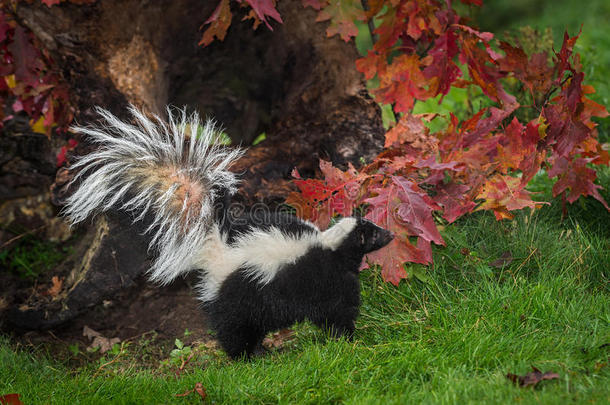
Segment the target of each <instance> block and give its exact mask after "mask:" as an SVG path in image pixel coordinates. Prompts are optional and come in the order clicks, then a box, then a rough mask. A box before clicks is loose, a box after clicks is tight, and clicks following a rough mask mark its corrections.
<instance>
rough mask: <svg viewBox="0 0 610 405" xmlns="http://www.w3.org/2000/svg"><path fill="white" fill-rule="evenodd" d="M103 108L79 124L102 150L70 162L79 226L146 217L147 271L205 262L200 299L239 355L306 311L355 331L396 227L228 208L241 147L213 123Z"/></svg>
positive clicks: (157, 273)
mask: <svg viewBox="0 0 610 405" xmlns="http://www.w3.org/2000/svg"><path fill="white" fill-rule="evenodd" d="M98 112H99V114H100V115H101V117H102V118H103V120H104V123H103V125H100V126H97V127H94V126H87V127H75V128H73V130H74V131H75V132H78V133H81V134H84V135H86V136H88V137H89V139H90V140H91V141H92V142H93V143H95V144H98V145H99V148H98V149H97V150H96V151H95V152H93V153H90V154H88V155H86V156H84V157H82V158H80V160H78V161H77V162H76V163H75V164H74V165H73V166H72V168H71V169H72V170H78V173H77V174H76V175H75V177H74V180H73V182H77V183H78V186H77V187H76V190H75V192H74V193H73V194H72V195H71V196H70V197H69V198H68V199H67V201H66V205H65V207H64V209H63V213H64V214H65V215H66V216H67V217H68V218H69V220H70V221H71V223H72V224H76V223H78V222H81V221H83V220H85V219H86V218H88V217H90V216H92V215H94V214H95V213H97V212H103V211H106V210H109V209H119V210H123V211H126V212H128V213H130V214H131V215H132V216H133V219H134V222H135V221H142V220H145V221H146V225H147V227H146V231H145V233H148V234H149V235H151V237H152V239H151V242H150V245H149V248H150V249H151V250H154V251H155V253H156V255H155V256H156V258H155V260H154V261H153V263H152V265H151V268H150V269H149V271H148V276H149V279H150V280H151V281H154V282H157V283H159V284H162V285H165V284H168V283H170V282H171V281H173V280H174V279H175V278H176V277H178V276H180V275H182V274H185V273H186V272H189V271H192V270H199V272H200V281H199V282H198V284H197V294H198V297H199V299H200V300H201V301H202V302H203V305H204V308H205V309H206V310H207V312H208V314H209V316H210V321H211V325H212V329H214V330H215V331H216V332H217V337H218V340H219V341H220V344H221V346H222V347H223V349H224V350H225V351H226V352H227V354H228V355H229V356H230V357H232V358H239V357H241V356H243V355H246V356H247V357H249V356H251V355H252V354H255V353H259V352H261V351H262V340H263V338H264V336H265V335H266V334H267V333H268V332H270V331H274V330H277V329H281V328H285V327H289V326H290V325H292V324H293V323H295V322H299V321H303V320H305V319H308V320H310V321H311V322H313V323H314V324H316V325H318V326H320V327H321V328H323V329H325V330H327V331H329V332H330V333H331V334H332V335H333V336H337V337H338V336H345V337H347V338H348V339H351V338H352V335H353V333H354V322H355V320H356V317H357V316H358V311H359V306H360V284H359V280H358V270H359V267H360V263H361V261H362V259H363V257H364V255H365V254H366V253H369V252H372V251H374V250H377V249H380V248H381V247H383V246H385V245H386V244H388V243H389V242H390V241H391V240H392V238H393V235H392V234H391V233H390V232H388V231H386V230H384V229H382V228H380V227H378V226H377V225H375V224H373V223H372V222H369V221H367V220H365V219H361V218H355V217H348V218H343V219H341V220H340V221H338V222H337V223H336V224H335V225H334V226H332V227H331V228H329V229H328V230H326V231H323V232H322V231H320V230H319V229H318V228H317V227H316V226H315V225H313V224H312V223H310V222H307V221H303V220H301V219H299V218H297V217H295V216H293V215H289V214H285V213H284V214H282V213H270V212H260V211H257V212H252V213H246V214H243V215H241V216H237V217H231V215H229V212H230V210H229V205H230V202H231V197H232V196H233V195H234V193H235V192H236V190H237V179H236V177H235V175H234V174H233V173H231V172H230V171H229V170H228V169H229V167H230V166H231V164H232V163H233V162H234V161H235V160H237V159H238V158H239V157H240V156H241V155H242V154H243V150H240V149H229V148H224V147H221V146H218V145H217V144H216V143H215V140H216V139H217V137H218V131H217V130H216V129H215V127H214V124H213V123H212V122H211V121H209V120H208V121H207V122H206V123H205V124H201V122H200V120H199V117H198V116H197V114H193V115H191V116H187V115H186V113H185V111H184V110H182V111H180V112H179V113H178V115H177V116H175V115H174V113H173V112H172V111H171V110H170V109H169V108H168V116H169V117H168V121H167V122H164V121H163V120H161V119H160V118H159V117H157V116H153V118H149V117H147V116H146V115H144V114H143V113H142V112H140V111H138V110H137V109H136V108H134V107H130V112H131V114H132V116H133V118H134V123H133V124H131V123H128V122H123V121H121V120H119V119H118V118H116V117H115V116H113V115H112V114H111V113H110V112H108V111H106V110H103V109H101V108H98ZM149 223H150V224H149Z"/></svg>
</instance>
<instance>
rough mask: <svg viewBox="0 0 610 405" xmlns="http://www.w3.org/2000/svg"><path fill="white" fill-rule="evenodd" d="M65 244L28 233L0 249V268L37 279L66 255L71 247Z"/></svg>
mask: <svg viewBox="0 0 610 405" xmlns="http://www.w3.org/2000/svg"><path fill="white" fill-rule="evenodd" d="M63 245H64V244H62V243H57V242H49V241H46V240H43V239H41V238H40V237H37V236H34V235H27V236H25V237H23V238H21V239H19V240H18V241H17V242H16V243H15V244H14V245H12V246H10V247H7V248H2V249H0V268H1V269H5V270H9V271H11V272H13V273H15V274H17V275H18V276H20V277H23V278H30V279H35V278H37V277H38V276H40V275H41V274H43V273H44V272H46V271H48V270H50V269H53V268H54V267H55V266H57V265H58V264H59V262H60V261H61V260H62V259H63V258H64V257H65V256H66V254H67V253H68V252H69V248H68V247H66V246H63Z"/></svg>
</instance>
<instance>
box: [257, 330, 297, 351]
mask: <svg viewBox="0 0 610 405" xmlns="http://www.w3.org/2000/svg"><path fill="white" fill-rule="evenodd" d="M292 339H294V331H293V330H292V329H282V330H280V331H279V332H275V333H273V334H272V335H271V337H266V338H265V339H263V346H265V347H266V348H267V349H274V348H279V347H283V346H284V343H285V342H287V341H290V340H292Z"/></svg>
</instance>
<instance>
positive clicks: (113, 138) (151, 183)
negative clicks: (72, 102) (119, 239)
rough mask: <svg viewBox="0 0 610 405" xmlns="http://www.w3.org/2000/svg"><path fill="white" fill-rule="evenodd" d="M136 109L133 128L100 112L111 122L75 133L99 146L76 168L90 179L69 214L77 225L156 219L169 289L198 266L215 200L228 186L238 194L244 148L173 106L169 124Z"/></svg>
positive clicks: (159, 278) (153, 272) (154, 244)
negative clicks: (119, 215)
mask: <svg viewBox="0 0 610 405" xmlns="http://www.w3.org/2000/svg"><path fill="white" fill-rule="evenodd" d="M129 110H130V112H131V114H132V116H133V121H134V123H133V124H131V123H128V122H124V121H121V120H120V119H118V118H117V117H115V116H114V115H112V114H111V113H110V112H108V111H106V110H104V109H101V108H98V109H97V111H98V113H99V114H100V115H101V116H102V118H103V124H101V125H100V126H97V127H95V126H87V127H78V126H77V127H73V128H72V130H73V131H75V132H78V133H81V134H84V135H85V136H88V137H89V140H90V141H92V142H93V143H95V144H98V145H99V149H97V150H96V151H95V152H93V153H91V154H89V155H86V156H84V157H82V158H80V160H79V161H78V162H77V163H76V164H74V165H73V166H72V167H71V169H72V170H76V169H80V171H79V173H78V174H77V175H76V176H75V178H74V180H73V181H77V180H80V179H81V178H82V179H83V180H82V183H81V184H80V185H79V187H78V189H77V190H76V192H75V193H74V194H73V195H72V196H71V197H69V198H68V199H67V202H66V206H65V208H64V211H63V212H64V214H65V215H67V216H68V218H69V219H70V221H71V222H72V224H76V223H78V222H81V221H83V220H85V219H86V218H88V217H90V216H92V215H94V214H95V213H97V212H103V211H106V210H109V209H111V208H118V209H121V210H125V211H127V212H130V213H132V214H134V217H135V219H134V222H135V221H138V220H141V219H142V218H143V217H144V216H145V215H146V214H149V215H150V217H151V218H152V220H153V222H152V224H151V225H150V226H149V227H148V228H147V229H146V232H147V233H150V234H151V236H152V241H151V242H150V246H149V248H151V249H154V250H156V251H157V253H158V255H157V258H156V259H155V261H154V262H153V264H152V266H151V268H150V270H149V278H150V279H151V280H152V281H155V282H158V283H160V284H167V283H169V282H171V281H172V280H174V279H175V278H176V277H177V276H179V275H180V274H182V273H184V272H187V271H189V270H193V269H194V268H196V267H197V263H195V262H194V257H195V255H194V253H195V252H197V251H199V250H200V249H201V247H202V246H203V245H204V243H205V242H206V238H208V232H209V231H210V229H212V222H213V215H214V209H213V202H214V199H215V197H216V196H217V194H218V192H219V191H220V189H227V190H229V192H231V193H232V192H234V191H235V190H236V185H237V179H236V177H235V175H234V174H233V173H231V172H230V171H229V170H228V169H229V167H230V166H231V164H232V163H234V162H235V161H236V160H237V159H238V158H239V157H240V156H241V155H242V154H243V150H241V149H237V148H231V149H229V148H226V147H223V146H219V145H217V144H216V143H215V141H216V140H217V138H218V135H219V131H218V130H217V129H216V128H215V126H214V123H213V122H212V121H210V120H208V121H206V122H205V124H202V123H201V121H200V120H199V116H198V115H197V114H196V113H193V114H192V115H187V114H186V112H185V111H184V110H178V111H177V112H176V113H174V111H172V110H171V109H170V108H169V107H168V109H167V113H168V121H167V122H164V121H163V120H161V119H160V118H159V117H157V116H153V118H149V117H147V116H146V115H144V114H143V113H142V112H140V111H138V110H137V109H136V108H135V107H133V106H131V107H130V109H129Z"/></svg>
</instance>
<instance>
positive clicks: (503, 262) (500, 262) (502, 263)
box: [489, 250, 513, 269]
mask: <svg viewBox="0 0 610 405" xmlns="http://www.w3.org/2000/svg"><path fill="white" fill-rule="evenodd" d="M512 262H513V255H512V253H510V252H509V251H508V250H507V251H506V252H504V253H502V255H501V256H500V257H499V258H498V259H497V260H494V261H493V262H491V263H489V265H490V266H491V267H495V268H497V269H501V268H503V267H506V266H508V265H509V264H511V263H512Z"/></svg>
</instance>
